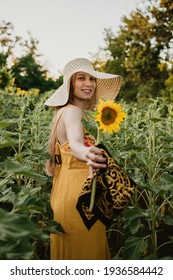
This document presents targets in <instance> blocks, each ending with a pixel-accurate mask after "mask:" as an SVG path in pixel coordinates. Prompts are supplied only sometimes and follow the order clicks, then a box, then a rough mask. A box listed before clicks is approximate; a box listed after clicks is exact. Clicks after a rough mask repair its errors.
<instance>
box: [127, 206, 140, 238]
mask: <svg viewBox="0 0 173 280" xmlns="http://www.w3.org/2000/svg"><path fill="white" fill-rule="evenodd" d="M142 216H143V212H142V209H140V208H138V207H134V208H130V209H128V210H127V211H126V212H125V214H124V218H125V226H126V227H127V228H128V229H129V230H130V232H131V233H132V234H134V233H136V232H138V230H139V229H140V227H141V217H142Z"/></svg>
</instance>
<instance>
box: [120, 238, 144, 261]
mask: <svg viewBox="0 0 173 280" xmlns="http://www.w3.org/2000/svg"><path fill="white" fill-rule="evenodd" d="M147 246H148V243H147V241H146V240H144V238H143V237H136V236H130V237H129V238H128V239H127V240H126V241H125V244H124V252H123V255H124V259H128V260H137V259H140V257H141V255H142V254H144V252H145V250H146V249H147Z"/></svg>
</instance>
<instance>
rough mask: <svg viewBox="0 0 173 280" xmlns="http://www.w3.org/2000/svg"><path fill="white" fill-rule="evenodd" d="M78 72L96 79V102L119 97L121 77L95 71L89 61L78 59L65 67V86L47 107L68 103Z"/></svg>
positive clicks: (62, 86)
mask: <svg viewBox="0 0 173 280" xmlns="http://www.w3.org/2000/svg"><path fill="white" fill-rule="evenodd" d="M77 72H85V73H88V74H90V75H91V76H93V77H95V78H96V84H97V86H96V94H95V101H96V102H97V101H98V100H99V99H100V98H102V99H104V100H108V99H109V100H113V99H114V98H115V97H116V96H117V94H118V92H119V90H120V87H121V81H122V77H121V76H119V75H113V74H107V73H102V72H98V71H95V70H94V67H93V65H92V63H91V62H90V61H89V60H88V59H86V58H76V59H74V60H71V61H70V62H68V63H67V64H66V65H65V67H64V70H63V84H62V85H61V86H60V87H59V88H58V89H57V90H56V91H55V92H54V93H53V94H52V95H51V96H50V97H49V98H48V99H47V100H46V102H45V105H48V106H51V107H56V106H63V105H65V104H66V103H67V102H68V100H69V94H70V82H71V78H72V76H73V75H74V74H75V73H77Z"/></svg>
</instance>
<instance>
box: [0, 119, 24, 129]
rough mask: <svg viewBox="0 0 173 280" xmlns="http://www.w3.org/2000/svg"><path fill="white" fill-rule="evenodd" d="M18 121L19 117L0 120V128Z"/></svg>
mask: <svg viewBox="0 0 173 280" xmlns="http://www.w3.org/2000/svg"><path fill="white" fill-rule="evenodd" d="M18 121H19V119H14V120H10V119H9V120H8V119H7V120H0V130H2V129H4V128H6V127H8V126H10V125H12V124H14V123H17V122H18Z"/></svg>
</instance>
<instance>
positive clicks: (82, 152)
mask: <svg viewBox="0 0 173 280" xmlns="http://www.w3.org/2000/svg"><path fill="white" fill-rule="evenodd" d="M82 117H83V113H82V110H81V109H80V108H78V107H76V106H70V107H69V108H68V110H65V111H64V112H63V121H64V125H65V130H66V134H67V139H68V142H69V146H70V149H71V151H72V154H73V156H74V157H76V158H77V159H79V160H82V161H86V162H88V163H89V164H90V166H92V167H94V168H105V167H106V164H105V162H106V159H105V158H103V157H101V155H102V152H101V150H100V149H99V148H97V147H95V146H91V147H86V146H85V145H84V135H83V126H82V123H81V119H82Z"/></svg>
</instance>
